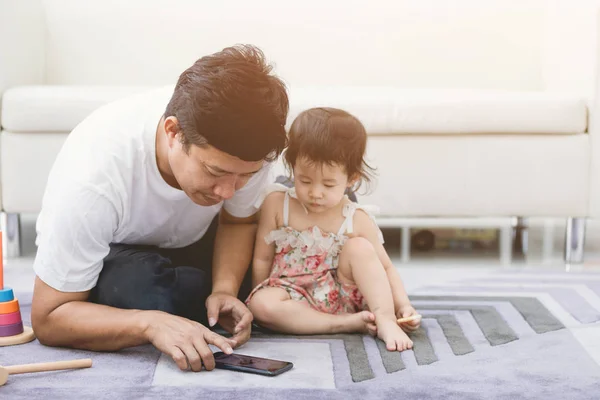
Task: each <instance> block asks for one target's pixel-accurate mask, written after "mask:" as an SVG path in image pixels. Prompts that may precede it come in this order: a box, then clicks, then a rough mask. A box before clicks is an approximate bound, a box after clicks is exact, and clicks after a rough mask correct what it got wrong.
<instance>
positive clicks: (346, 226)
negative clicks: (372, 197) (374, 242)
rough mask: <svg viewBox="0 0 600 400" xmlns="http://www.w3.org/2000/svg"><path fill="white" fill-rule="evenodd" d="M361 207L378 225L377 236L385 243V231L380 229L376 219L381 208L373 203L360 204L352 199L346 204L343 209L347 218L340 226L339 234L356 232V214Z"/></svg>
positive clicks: (343, 213)
mask: <svg viewBox="0 0 600 400" xmlns="http://www.w3.org/2000/svg"><path fill="white" fill-rule="evenodd" d="M359 209H360V210H363V211H364V212H365V213H366V214H367V215H368V216H369V218H371V220H372V221H373V223H374V224H375V226H376V227H377V236H378V237H379V241H380V243H384V240H383V233H382V232H381V229H379V226H378V225H377V221H376V220H375V216H374V215H376V214H378V213H379V208H378V207H376V206H373V205H367V204H358V203H355V202H352V201H351V202H348V203H346V204H345V205H344V208H343V209H342V215H343V216H344V217H345V219H344V222H343V223H342V226H341V227H340V230H339V232H338V235H342V234H344V233H346V234H352V233H353V232H354V222H353V221H354V214H355V213H356V210H359Z"/></svg>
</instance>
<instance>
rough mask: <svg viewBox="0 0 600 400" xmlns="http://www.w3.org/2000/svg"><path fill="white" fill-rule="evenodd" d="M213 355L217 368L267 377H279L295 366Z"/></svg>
mask: <svg viewBox="0 0 600 400" xmlns="http://www.w3.org/2000/svg"><path fill="white" fill-rule="evenodd" d="M213 355H214V357H215V363H216V368H220V369H228V370H231V371H239V372H249V373H251V374H259V375H265V376H277V375H279V374H282V373H284V372H285V371H289V370H290V369H292V367H293V366H294V364H292V363H291V362H288V361H279V360H271V359H268V358H260V357H253V356H246V355H243V354H225V353H223V352H222V351H219V352H217V353H214V354H213Z"/></svg>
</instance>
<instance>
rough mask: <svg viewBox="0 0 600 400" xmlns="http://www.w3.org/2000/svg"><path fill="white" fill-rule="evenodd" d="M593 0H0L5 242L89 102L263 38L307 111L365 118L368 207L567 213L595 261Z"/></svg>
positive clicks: (298, 106) (571, 251) (404, 212)
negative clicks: (333, 109) (324, 108)
mask: <svg viewBox="0 0 600 400" xmlns="http://www.w3.org/2000/svg"><path fill="white" fill-rule="evenodd" d="M563 3H564V5H563ZM593 3H595V2H592V1H589V2H588V1H582V2H581V3H579V5H578V6H573V4H569V2H567V1H564V2H563V1H558V0H556V1H548V0H522V1H519V2H506V1H501V0H497V1H496V0H488V1H480V0H455V1H452V2H436V1H430V0H428V1H414V0H411V1H408V0H371V1H369V2H365V1H355V0H328V1H315V0H309V1H301V2H300V1H299V2H294V3H291V2H282V1H275V0H271V1H267V0H255V1H252V2H247V1H241V0H233V1H223V2H210V3H209V2H199V1H196V0H177V1H173V0H128V1H121V0H87V1H77V0H45V1H41V0H0V95H1V96H2V97H1V98H2V108H1V113H0V123H1V126H2V132H1V133H0V169H1V172H0V173H1V209H2V210H3V212H4V214H3V218H2V221H3V230H4V231H5V235H4V239H5V240H4V241H5V243H4V249H5V254H9V255H13V256H14V255H16V254H18V237H19V236H18V232H17V229H15V228H16V227H17V226H18V215H19V214H20V213H37V212H38V211H39V210H40V206H41V200H42V196H43V192H44V188H45V184H46V178H47V175H48V170H49V168H50V167H51V165H52V163H53V160H54V158H55V156H56V154H57V152H58V150H59V148H60V147H61V145H62V143H63V141H64V139H65V138H66V137H67V135H68V134H69V132H70V131H71V130H72V129H73V128H74V127H75V125H76V124H77V123H78V122H79V121H81V120H82V119H83V118H84V117H85V116H86V115H87V114H88V113H90V112H91V111H92V110H93V109H94V108H96V107H98V106H100V105H102V104H104V103H106V102H108V101H110V100H113V99H117V98H120V97H122V96H125V95H127V94H130V93H134V92H138V91H141V90H146V89H148V88H152V87H155V86H159V85H160V86H162V85H171V84H174V83H175V81H176V79H177V77H178V75H179V73H180V72H182V71H183V70H184V69H185V68H187V67H188V66H189V65H191V63H193V62H194V61H195V60H196V59H197V58H199V57H201V56H203V55H205V54H208V53H212V52H215V51H218V50H220V49H222V48H223V47H226V46H229V45H232V44H235V43H252V44H255V45H258V46H259V47H261V48H262V49H263V51H264V52H265V54H266V56H267V57H268V58H269V60H271V61H272V62H274V64H275V71H276V72H277V73H278V74H279V75H280V76H281V77H282V78H283V79H284V80H285V81H286V82H287V84H288V85H289V88H290V101H291V111H290V116H289V120H290V121H291V120H292V119H293V118H294V116H295V115H296V114H297V113H298V112H299V111H301V110H302V109H304V108H307V107H312V106H317V105H328V106H337V107H343V108H346V109H348V110H349V111H351V112H353V113H355V114H356V115H357V116H358V117H359V118H360V119H361V120H362V121H363V122H364V123H365V125H366V127H367V130H368V132H369V134H370V137H369V147H368V150H369V158H370V161H371V162H372V163H373V164H374V165H375V166H376V167H377V168H378V179H377V184H376V187H375V188H374V189H375V190H374V191H373V192H372V193H371V194H368V195H366V196H363V197H361V202H368V203H375V204H376V205H378V206H379V207H380V209H381V215H380V221H382V223H385V221H386V220H388V221H394V219H395V218H396V219H397V218H399V217H423V216H429V217H513V216H517V217H531V216H541V217H564V218H568V219H569V221H570V224H569V229H568V235H567V243H566V246H567V249H566V250H567V252H566V254H567V258H568V261H573V262H579V261H581V260H582V255H583V233H584V227H585V219H586V218H588V217H593V216H596V215H598V214H600V202H599V201H598V197H599V195H600V189H599V187H598V183H597V182H598V171H599V166H598V162H599V154H598V152H599V151H600V149H599V148H598V146H599V145H598V140H597V136H598V135H600V133H599V132H597V127H596V124H595V122H596V118H597V115H598V108H597V106H596V105H595V101H594V100H595V97H596V93H597V91H596V78H597V71H598V68H597V66H596V56H597V48H598V46H597V43H596V42H597V35H596V32H597V21H596V15H597V12H596V8H597V6H596V5H594V4H593Z"/></svg>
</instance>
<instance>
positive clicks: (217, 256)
mask: <svg viewBox="0 0 600 400" xmlns="http://www.w3.org/2000/svg"><path fill="white" fill-rule="evenodd" d="M256 229H257V226H256V224H227V223H221V224H219V227H218V228H217V236H216V238H215V251H214V255H213V293H228V294H231V295H232V296H237V294H238V291H239V290H240V286H241V285H242V282H243V280H244V276H245V275H246V272H247V271H248V267H249V266H250V262H251V260H252V252H253V249H254V240H255V237H256Z"/></svg>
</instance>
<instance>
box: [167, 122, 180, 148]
mask: <svg viewBox="0 0 600 400" xmlns="http://www.w3.org/2000/svg"><path fill="white" fill-rule="evenodd" d="M163 127H164V130H165V136H166V137H167V143H168V144H169V147H173V143H174V142H175V140H179V136H178V135H179V133H180V132H181V130H180V128H179V121H177V118H176V117H174V116H170V117H167V118H165V121H164V123H163Z"/></svg>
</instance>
